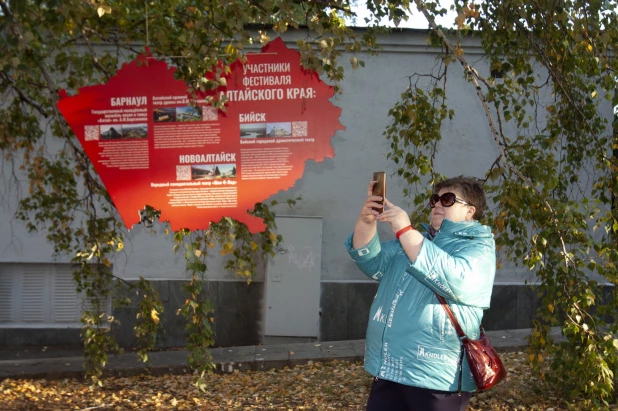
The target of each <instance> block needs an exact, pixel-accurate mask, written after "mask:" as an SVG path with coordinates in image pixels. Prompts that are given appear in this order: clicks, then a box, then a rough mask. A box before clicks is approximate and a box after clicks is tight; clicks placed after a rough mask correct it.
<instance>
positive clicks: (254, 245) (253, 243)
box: [251, 241, 258, 251]
mask: <svg viewBox="0 0 618 411" xmlns="http://www.w3.org/2000/svg"><path fill="white" fill-rule="evenodd" d="M257 249H258V245H257V243H256V242H255V241H251V250H252V251H255V250H257Z"/></svg>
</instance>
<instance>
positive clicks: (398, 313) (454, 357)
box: [346, 219, 496, 392]
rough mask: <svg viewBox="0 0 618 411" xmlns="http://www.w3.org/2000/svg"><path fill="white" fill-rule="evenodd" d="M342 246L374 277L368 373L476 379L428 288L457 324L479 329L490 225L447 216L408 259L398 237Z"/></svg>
mask: <svg viewBox="0 0 618 411" xmlns="http://www.w3.org/2000/svg"><path fill="white" fill-rule="evenodd" d="M353 235H354V233H352V234H351V235H350V236H349V237H348V239H347V240H346V247H347V249H348V252H349V253H350V256H351V257H352V259H353V260H354V261H355V262H356V264H357V266H358V267H359V268H360V270H361V271H362V272H363V273H365V274H366V275H367V276H369V277H371V278H373V279H374V280H376V281H379V282H380V285H379V287H378V292H377V294H376V296H375V298H374V300H373V304H372V305H371V311H370V313H369V324H368V326H367V337H366V341H365V344H366V348H365V369H366V370H367V371H368V372H369V373H370V374H371V375H373V376H377V377H379V378H382V379H385V380H389V381H395V382H398V383H401V384H405V385H412V386H415V387H421V388H428V389H433V390H440V391H451V392H454V391H457V390H458V384H459V369H460V364H463V373H462V381H461V383H462V385H461V390H462V391H467V392H470V391H475V390H476V386H475V384H474V380H473V379H472V374H471V373H470V370H469V368H468V364H467V361H466V360H465V359H464V360H463V361H460V359H461V354H462V352H461V350H462V348H461V344H460V341H459V338H458V337H457V334H456V332H455V329H454V328H453V326H452V324H451V322H450V320H449V318H448V317H447V315H446V313H445V311H444V309H443V308H442V306H441V305H440V302H439V301H438V299H437V298H436V296H435V294H434V291H435V292H436V293H438V294H439V295H442V296H443V297H444V298H446V299H447V301H448V302H449V304H450V306H451V309H452V310H453V313H454V314H455V316H456V317H457V320H458V321H459V324H460V325H461V328H462V329H463V330H464V332H465V333H466V334H467V335H468V337H469V338H471V339H477V338H478V337H479V325H480V324H481V319H482V318H483V309H485V308H488V307H489V302H490V298H491V291H492V288H493V282H494V276H495V272H496V248H495V242H494V238H493V234H492V232H491V229H490V228H489V227H487V226H484V225H481V224H479V223H478V222H475V221H471V222H459V223H454V222H452V221H450V220H447V219H445V220H444V222H443V223H442V227H441V228H440V231H439V232H438V233H437V234H435V236H433V235H431V234H429V233H426V234H423V235H424V236H425V240H424V241H423V244H422V246H421V250H420V253H419V255H418V257H417V258H416V261H415V262H414V263H412V262H411V261H410V259H409V258H408V256H407V255H406V254H405V252H404V250H403V248H402V247H401V243H400V242H399V240H394V241H388V242H384V243H380V240H379V238H378V235H377V234H376V236H375V237H374V238H373V239H372V240H371V242H369V244H367V246H366V247H363V248H359V249H353V248H352V239H353Z"/></svg>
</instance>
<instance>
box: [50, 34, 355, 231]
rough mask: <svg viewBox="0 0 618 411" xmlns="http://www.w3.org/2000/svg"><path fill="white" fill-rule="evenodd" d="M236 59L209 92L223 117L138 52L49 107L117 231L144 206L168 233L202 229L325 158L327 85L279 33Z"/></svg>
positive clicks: (243, 214) (332, 121)
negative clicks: (108, 206) (93, 174)
mask: <svg viewBox="0 0 618 411" xmlns="http://www.w3.org/2000/svg"><path fill="white" fill-rule="evenodd" d="M247 57H248V58H247V62H246V63H245V64H244V65H243V64H241V63H240V62H237V63H236V64H234V65H233V66H232V71H231V73H230V74H229V75H228V76H227V78H226V80H227V86H226V87H224V88H221V87H220V88H219V89H217V92H218V93H223V94H224V95H225V96H226V97H227V100H228V103H227V105H226V107H227V111H226V112H222V111H218V110H217V109H214V108H213V107H212V106H211V105H209V104H208V103H207V102H206V99H205V98H204V99H198V100H197V101H195V100H190V96H189V95H188V94H187V89H188V87H187V84H186V83H184V82H183V81H180V80H176V79H175V78H174V71H175V69H174V68H170V67H168V66H167V64H166V63H165V62H163V61H160V60H156V59H154V58H152V57H150V56H148V55H147V54H145V55H142V56H140V57H138V58H137V59H136V60H135V61H133V62H131V63H127V64H125V65H123V67H122V68H121V69H120V70H119V71H118V73H117V74H116V76H114V77H113V78H111V79H110V80H109V81H108V82H107V84H102V85H96V86H90V87H84V88H82V89H80V90H79V94H77V95H75V96H71V97H67V96H65V97H64V98H62V99H61V100H60V102H59V103H58V108H59V109H60V111H61V113H62V115H63V116H64V118H65V119H66V120H67V122H68V123H69V125H70V126H71V128H72V129H73V131H74V132H75V134H76V136H77V138H78V139H79V141H80V143H81V144H82V146H83V147H84V150H85V151H86V153H87V154H88V156H89V157H90V160H91V161H92V163H93V164H94V166H95V169H96V170H97V172H98V173H99V175H100V177H101V180H102V181H103V184H105V187H106V188H107V190H108V191H109V193H110V195H111V197H112V200H113V202H114V204H115V206H116V208H117V209H118V212H119V213H120V216H121V218H122V219H123V221H124V223H125V225H126V226H127V227H128V228H131V227H132V226H133V225H134V224H136V223H139V222H140V215H139V211H140V210H143V209H144V207H145V205H149V206H151V207H153V208H155V209H157V210H160V211H161V216H160V219H161V221H169V223H170V225H171V227H172V229H174V230H178V229H181V228H188V229H190V230H196V229H206V228H208V226H209V224H210V222H211V221H219V220H220V219H221V218H222V217H232V218H235V219H237V220H239V221H241V222H244V223H245V224H247V226H248V227H249V230H251V232H257V231H260V230H263V229H264V228H265V227H264V225H263V223H262V221H261V220H260V219H257V218H254V217H252V216H250V215H248V214H247V210H252V209H253V207H254V205H255V203H256V202H261V201H264V200H265V199H267V198H268V197H269V196H271V195H273V194H275V193H277V192H278V191H280V190H286V189H288V188H290V187H292V186H293V185H294V183H295V181H296V180H298V179H299V178H301V177H302V174H303V170H304V167H305V162H306V161H307V160H314V161H316V162H320V161H323V160H324V158H326V157H333V156H334V152H333V148H332V146H331V145H330V138H331V137H332V136H333V135H334V133H335V131H336V130H342V129H344V127H343V126H342V125H341V124H340V123H339V116H340V114H341V109H340V108H337V107H335V106H334V105H333V104H331V103H330V101H329V99H330V98H331V97H332V96H333V94H334V90H333V87H331V86H329V85H327V84H325V83H324V82H322V81H321V80H320V79H319V77H318V75H317V74H316V73H315V72H312V71H307V70H305V69H303V68H302V67H301V65H300V54H299V53H298V52H297V51H295V50H290V49H288V48H287V47H286V46H285V44H284V43H283V41H282V40H281V39H280V38H278V39H276V40H274V41H272V42H270V43H269V44H267V45H266V46H264V48H263V49H262V52H261V53H255V54H249V55H248V56H247Z"/></svg>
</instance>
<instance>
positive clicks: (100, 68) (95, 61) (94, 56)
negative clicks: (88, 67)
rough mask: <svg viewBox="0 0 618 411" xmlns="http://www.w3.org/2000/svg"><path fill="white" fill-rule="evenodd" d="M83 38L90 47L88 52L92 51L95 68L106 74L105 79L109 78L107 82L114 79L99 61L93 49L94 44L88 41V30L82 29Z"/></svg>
mask: <svg viewBox="0 0 618 411" xmlns="http://www.w3.org/2000/svg"><path fill="white" fill-rule="evenodd" d="M82 38H83V39H84V41H85V42H86V46H88V50H90V54H91V55H92V63H93V64H94V65H95V67H97V68H98V69H99V70H101V71H102V72H103V73H104V74H105V77H107V80H109V79H110V78H111V77H112V75H111V73H110V72H109V71H108V70H107V69H106V68H105V67H103V65H102V64H101V63H100V62H99V59H98V58H97V54H96V53H95V51H94V49H93V48H92V44H90V39H88V36H86V30H85V29H82Z"/></svg>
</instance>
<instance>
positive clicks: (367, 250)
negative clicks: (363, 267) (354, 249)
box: [358, 248, 369, 257]
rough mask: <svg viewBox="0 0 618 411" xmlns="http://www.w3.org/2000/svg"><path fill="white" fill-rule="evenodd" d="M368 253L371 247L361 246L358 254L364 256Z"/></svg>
mask: <svg viewBox="0 0 618 411" xmlns="http://www.w3.org/2000/svg"><path fill="white" fill-rule="evenodd" d="M367 254H369V249H368V248H361V249H360V250H358V255H359V256H361V257H362V256H364V255H367Z"/></svg>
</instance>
